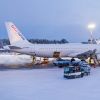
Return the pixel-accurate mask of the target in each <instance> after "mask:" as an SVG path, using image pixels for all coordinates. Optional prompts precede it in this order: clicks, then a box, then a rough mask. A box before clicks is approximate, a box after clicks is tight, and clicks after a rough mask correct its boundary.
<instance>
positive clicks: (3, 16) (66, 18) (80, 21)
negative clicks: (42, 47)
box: [0, 0, 100, 42]
mask: <svg viewBox="0 0 100 100" xmlns="http://www.w3.org/2000/svg"><path fill="white" fill-rule="evenodd" d="M6 21H12V22H13V23H15V25H16V26H17V27H18V28H19V29H20V31H21V32H22V33H23V34H24V35H25V36H26V38H34V39H35V38H36V39H44V38H46V39H50V40H52V39H62V38H65V39H67V40H68V41H70V42H81V41H87V39H88V38H89V37H90V34H89V31H88V29H87V25H88V23H90V22H94V23H96V25H97V27H96V29H95V30H94V36H95V37H96V38H99V37H100V0H1V1H0V38H8V35H7V32H6V29H5V24H4V23H5V22H6Z"/></svg>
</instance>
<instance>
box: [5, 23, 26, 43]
mask: <svg viewBox="0 0 100 100" xmlns="http://www.w3.org/2000/svg"><path fill="white" fill-rule="evenodd" d="M5 24H6V28H7V32H8V37H9V40H10V44H15V43H17V42H21V43H23V42H28V41H27V40H26V38H25V37H24V36H23V35H22V33H21V32H20V31H19V30H18V28H17V27H16V26H15V25H14V24H13V23H12V22H6V23H5Z"/></svg>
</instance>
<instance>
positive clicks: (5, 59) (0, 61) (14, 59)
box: [0, 54, 32, 65]
mask: <svg viewBox="0 0 100 100" xmlns="http://www.w3.org/2000/svg"><path fill="white" fill-rule="evenodd" d="M27 63H32V58H31V56H28V55H14V54H13V55H6V54H5V55H0V65H24V64H27Z"/></svg>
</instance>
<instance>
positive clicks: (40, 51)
mask: <svg viewBox="0 0 100 100" xmlns="http://www.w3.org/2000/svg"><path fill="white" fill-rule="evenodd" d="M6 28H7V31H8V37H9V40H10V44H11V45H9V48H10V50H12V51H15V52H18V53H23V54H28V55H31V56H38V57H48V58H49V57H50V58H52V57H57V56H59V57H77V56H78V55H87V54H91V53H94V52H95V53H96V54H98V55H100V45H98V44H77V43H76V44H74V43H73V44H70V43H67V44H32V43H30V42H29V41H28V40H27V39H26V38H25V37H24V36H23V35H22V33H21V32H20V31H19V30H18V28H17V27H16V26H15V25H14V24H13V23H12V22H6ZM78 38H79V37H78Z"/></svg>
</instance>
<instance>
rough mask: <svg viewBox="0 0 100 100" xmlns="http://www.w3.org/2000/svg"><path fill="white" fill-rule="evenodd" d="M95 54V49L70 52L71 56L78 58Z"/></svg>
mask: <svg viewBox="0 0 100 100" xmlns="http://www.w3.org/2000/svg"><path fill="white" fill-rule="evenodd" d="M95 54H96V49H94V50H88V51H86V52H77V53H72V54H70V56H72V57H78V58H80V57H85V58H87V57H89V56H90V55H95Z"/></svg>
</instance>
